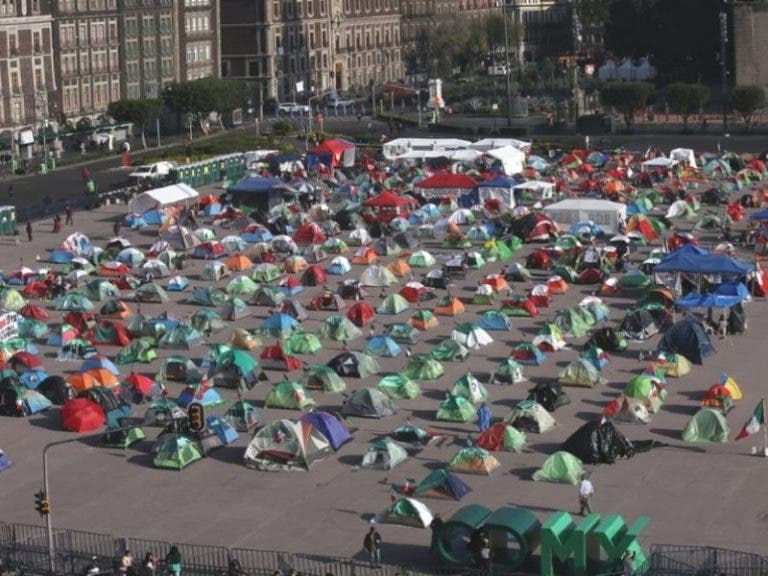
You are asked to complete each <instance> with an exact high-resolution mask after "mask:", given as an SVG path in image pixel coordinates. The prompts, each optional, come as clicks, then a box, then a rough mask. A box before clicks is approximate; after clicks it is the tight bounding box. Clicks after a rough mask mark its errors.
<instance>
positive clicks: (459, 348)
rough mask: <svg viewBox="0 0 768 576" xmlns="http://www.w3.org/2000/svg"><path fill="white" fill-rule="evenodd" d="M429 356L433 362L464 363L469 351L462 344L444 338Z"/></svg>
mask: <svg viewBox="0 0 768 576" xmlns="http://www.w3.org/2000/svg"><path fill="white" fill-rule="evenodd" d="M430 354H431V356H432V358H434V359H435V360H442V361H445V362H464V360H466V359H467V356H469V350H468V349H467V348H466V347H465V346H464V345H463V344H459V343H458V342H456V340H452V339H450V338H446V339H445V340H443V341H442V342H440V344H438V345H437V346H435V347H434V348H433V349H432V352H431V353H430Z"/></svg>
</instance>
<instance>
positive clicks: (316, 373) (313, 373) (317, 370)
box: [307, 364, 347, 394]
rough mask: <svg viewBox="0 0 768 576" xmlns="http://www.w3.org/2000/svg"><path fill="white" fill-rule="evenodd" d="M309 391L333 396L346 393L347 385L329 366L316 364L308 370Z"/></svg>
mask: <svg viewBox="0 0 768 576" xmlns="http://www.w3.org/2000/svg"><path fill="white" fill-rule="evenodd" d="M307 389H308V390H322V391H324V392H326V393H328V394H333V393H340V392H344V390H346V389H347V384H346V383H345V382H344V380H342V379H341V378H340V377H339V375H338V374H336V372H334V371H333V369H332V368H330V367H329V366H326V365H325V364H315V365H314V366H310V367H309V368H308V369H307Z"/></svg>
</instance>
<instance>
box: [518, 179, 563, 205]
mask: <svg viewBox="0 0 768 576" xmlns="http://www.w3.org/2000/svg"><path fill="white" fill-rule="evenodd" d="M513 190H514V192H515V193H516V194H515V197H516V198H520V197H522V196H523V195H525V194H532V195H534V196H535V197H536V200H549V199H551V198H554V197H555V185H554V183H552V182H545V181H544V180H528V181H527V182H522V183H520V184H518V185H517V186H515V187H514V189H513Z"/></svg>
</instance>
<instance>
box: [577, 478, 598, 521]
mask: <svg viewBox="0 0 768 576" xmlns="http://www.w3.org/2000/svg"><path fill="white" fill-rule="evenodd" d="M578 490H579V516H584V511H585V510H586V511H587V513H588V514H592V506H591V502H592V496H594V494H595V487H594V486H593V485H592V481H591V480H590V479H589V475H586V474H585V475H584V476H583V477H582V479H581V480H579V484H578Z"/></svg>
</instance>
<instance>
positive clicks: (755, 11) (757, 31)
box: [728, 2, 768, 92]
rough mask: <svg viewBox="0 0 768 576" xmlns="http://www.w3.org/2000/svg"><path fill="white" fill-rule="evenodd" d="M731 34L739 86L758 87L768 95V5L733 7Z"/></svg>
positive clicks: (736, 77)
mask: <svg viewBox="0 0 768 576" xmlns="http://www.w3.org/2000/svg"><path fill="white" fill-rule="evenodd" d="M729 16H731V20H732V29H731V31H730V32H729V34H728V36H729V41H730V46H731V47H732V52H733V67H734V74H733V80H734V81H735V84H736V85H758V86H762V87H763V89H765V90H766V92H768V2H749V3H746V2H741V3H735V4H732V12H731V14H730V15H729Z"/></svg>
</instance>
